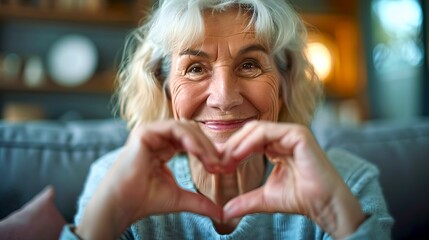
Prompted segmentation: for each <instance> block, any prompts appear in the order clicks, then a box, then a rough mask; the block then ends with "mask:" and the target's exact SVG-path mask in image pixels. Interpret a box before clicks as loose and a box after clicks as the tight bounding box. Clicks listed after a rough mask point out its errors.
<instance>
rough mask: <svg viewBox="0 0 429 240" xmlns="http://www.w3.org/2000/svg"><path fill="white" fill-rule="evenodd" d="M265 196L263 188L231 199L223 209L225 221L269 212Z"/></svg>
mask: <svg viewBox="0 0 429 240" xmlns="http://www.w3.org/2000/svg"><path fill="white" fill-rule="evenodd" d="M263 196H264V195H263V188H259V189H255V190H253V191H250V192H248V193H245V194H243V195H240V196H238V197H236V198H233V199H231V200H230V201H229V202H228V203H227V204H226V205H225V206H224V208H223V221H225V222H226V221H229V220H231V219H233V218H236V217H241V216H244V215H246V214H250V213H257V212H268V208H267V207H266V204H265V203H264V202H265V201H264V197H263Z"/></svg>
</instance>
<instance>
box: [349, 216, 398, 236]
mask: <svg viewBox="0 0 429 240" xmlns="http://www.w3.org/2000/svg"><path fill="white" fill-rule="evenodd" d="M386 231H389V232H386ZM380 237H382V238H380ZM346 239H347V240H356V239H390V230H389V228H385V227H383V226H382V224H381V223H380V220H379V219H377V216H374V215H372V216H370V217H368V218H367V219H366V220H365V221H364V222H363V223H362V224H361V225H360V226H359V228H358V229H357V230H356V231H355V232H354V233H353V234H352V235H350V236H348V237H347V238H346Z"/></svg>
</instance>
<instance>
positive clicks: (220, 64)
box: [169, 10, 282, 146]
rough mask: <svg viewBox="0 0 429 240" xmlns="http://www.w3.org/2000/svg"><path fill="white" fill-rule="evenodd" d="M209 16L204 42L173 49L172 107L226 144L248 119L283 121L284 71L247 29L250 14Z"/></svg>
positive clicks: (232, 12)
mask: <svg viewBox="0 0 429 240" xmlns="http://www.w3.org/2000/svg"><path fill="white" fill-rule="evenodd" d="M204 20H205V35H204V36H205V37H204V41H203V42H202V44H198V45H195V46H190V47H189V49H183V50H182V51H180V52H176V53H174V54H173V55H172V64H171V70H170V74H169V89H170V93H171V107H172V111H173V114H174V117H175V118H176V119H188V120H194V121H196V122H197V123H198V124H199V126H200V127H201V129H202V130H203V132H204V133H205V134H206V135H207V136H208V137H209V138H210V139H211V140H212V141H213V143H214V144H215V145H218V146H221V145H222V144H223V143H224V142H225V141H226V140H227V139H228V138H229V137H230V136H231V135H232V134H233V133H234V132H235V131H237V130H238V129H240V128H241V127H242V126H243V125H244V124H245V123H246V122H248V121H251V120H255V119H256V120H268V121H277V117H278V113H279V111H280V108H281V105H282V100H281V99H282V98H281V94H280V91H279V89H280V75H279V72H278V70H277V68H276V67H275V62H274V59H273V56H272V55H271V53H270V49H267V47H266V46H263V45H262V44H261V43H260V42H259V41H257V39H256V38H255V35H254V32H252V29H249V30H247V31H245V30H244V29H245V28H246V26H247V24H248V18H247V15H238V11H237V10H229V11H227V12H223V13H216V14H212V13H211V12H208V13H207V14H205V17H204Z"/></svg>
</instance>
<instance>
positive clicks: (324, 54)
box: [307, 42, 332, 81]
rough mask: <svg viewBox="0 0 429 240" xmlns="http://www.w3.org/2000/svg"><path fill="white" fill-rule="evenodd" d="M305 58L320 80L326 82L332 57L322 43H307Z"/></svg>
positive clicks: (330, 68)
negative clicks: (306, 57)
mask: <svg viewBox="0 0 429 240" xmlns="http://www.w3.org/2000/svg"><path fill="white" fill-rule="evenodd" d="M307 56H308V58H309V60H310V62H311V64H313V67H314V71H315V72H316V74H317V76H319V78H320V80H322V81H326V79H327V77H328V76H329V75H330V74H331V71H332V55H331V52H330V51H329V49H328V48H327V47H326V46H325V45H324V44H323V43H319V42H313V43H309V44H308V46H307Z"/></svg>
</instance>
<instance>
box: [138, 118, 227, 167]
mask: <svg viewBox="0 0 429 240" xmlns="http://www.w3.org/2000/svg"><path fill="white" fill-rule="evenodd" d="M136 135H138V137H140V139H141V142H142V143H143V144H144V145H145V146H148V147H149V149H150V150H151V152H152V153H153V154H154V155H156V154H157V153H159V152H160V151H162V150H164V149H170V148H173V149H174V150H175V151H173V152H178V151H187V152H189V153H190V154H192V155H195V156H196V157H197V158H198V159H200V160H201V161H202V162H203V164H204V165H205V167H206V168H207V170H208V171H209V172H213V171H214V169H215V167H214V166H217V165H218V163H219V158H218V156H217V155H218V153H217V151H216V149H215V147H214V146H213V144H212V143H211V142H210V140H209V139H208V138H207V137H206V136H205V135H204V134H203V133H202V131H201V129H199V128H198V126H196V125H195V124H192V122H189V121H164V122H158V123H154V124H152V125H150V126H144V127H142V128H141V129H140V130H139V131H137V134H136ZM168 152H169V153H170V152H171V151H168ZM163 155H165V154H163ZM168 155H169V154H167V156H168ZM162 159H164V160H165V161H168V160H169V158H165V157H163V158H162Z"/></svg>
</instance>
